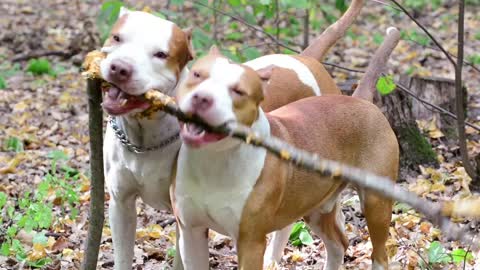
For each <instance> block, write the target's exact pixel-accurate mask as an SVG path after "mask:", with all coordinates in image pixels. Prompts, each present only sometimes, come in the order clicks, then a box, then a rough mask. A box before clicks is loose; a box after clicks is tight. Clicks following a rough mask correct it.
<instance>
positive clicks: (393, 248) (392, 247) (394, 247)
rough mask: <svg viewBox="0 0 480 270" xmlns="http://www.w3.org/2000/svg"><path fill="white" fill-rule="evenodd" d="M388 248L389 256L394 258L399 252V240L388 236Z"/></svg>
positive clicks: (386, 245)
mask: <svg viewBox="0 0 480 270" xmlns="http://www.w3.org/2000/svg"><path fill="white" fill-rule="evenodd" d="M385 247H386V248H387V255H388V257H389V258H392V257H393V256H395V255H396V254H397V251H398V242H397V241H396V240H394V239H393V238H388V240H387V243H386V244H385Z"/></svg>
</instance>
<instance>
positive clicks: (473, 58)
mask: <svg viewBox="0 0 480 270" xmlns="http://www.w3.org/2000/svg"><path fill="white" fill-rule="evenodd" d="M467 59H468V61H470V62H471V63H472V64H474V65H480V54H473V55H470V56H468V58H467Z"/></svg>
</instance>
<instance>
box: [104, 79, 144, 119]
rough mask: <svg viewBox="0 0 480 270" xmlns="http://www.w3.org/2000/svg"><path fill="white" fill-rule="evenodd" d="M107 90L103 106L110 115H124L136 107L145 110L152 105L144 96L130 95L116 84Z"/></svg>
mask: <svg viewBox="0 0 480 270" xmlns="http://www.w3.org/2000/svg"><path fill="white" fill-rule="evenodd" d="M105 91H106V93H105V96H104V98H103V103H102V107H103V108H104V109H105V111H106V112H107V113H108V114H110V115H122V114H126V113H129V112H131V111H133V110H135V109H139V110H141V111H143V110H146V109H148V108H149V107H150V103H149V102H148V101H147V100H146V99H145V98H144V97H143V96H133V95H129V94H127V93H125V92H124V91H122V90H120V89H119V88H118V87H116V86H113V85H112V86H109V87H108V88H107V89H106V90H105Z"/></svg>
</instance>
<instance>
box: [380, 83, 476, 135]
mask: <svg viewBox="0 0 480 270" xmlns="http://www.w3.org/2000/svg"><path fill="white" fill-rule="evenodd" d="M382 75H383V76H387V75H386V74H382ZM395 84H396V85H397V88H398V89H400V90H402V91H404V92H405V93H407V94H408V95H410V96H411V97H412V98H414V99H416V100H418V101H419V102H421V103H422V104H423V105H424V106H429V107H431V108H433V109H435V110H438V111H439V112H441V113H443V114H445V115H447V116H449V117H451V118H453V119H455V120H456V119H457V116H456V115H455V114H454V113H452V112H450V111H448V110H445V109H444V108H442V107H439V106H437V105H435V104H432V103H430V102H428V101H426V100H425V99H422V98H420V97H418V96H417V95H416V94H414V93H413V92H412V90H410V89H408V87H406V86H405V85H403V84H401V83H397V82H395ZM465 125H467V126H469V127H471V128H473V129H475V130H478V131H480V127H479V126H477V125H475V124H472V123H470V122H465Z"/></svg>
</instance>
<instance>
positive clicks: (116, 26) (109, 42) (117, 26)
mask: <svg viewBox="0 0 480 270" xmlns="http://www.w3.org/2000/svg"><path fill="white" fill-rule="evenodd" d="M127 19H128V14H125V15H123V16H122V17H120V18H118V20H117V22H116V23H115V24H114V25H113V28H112V31H111V32H110V37H108V38H107V40H106V41H105V44H104V45H103V46H105V47H108V46H110V45H112V43H113V42H115V41H114V40H113V36H115V35H118V34H119V33H120V29H122V27H123V26H124V25H125V23H126V22H127Z"/></svg>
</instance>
